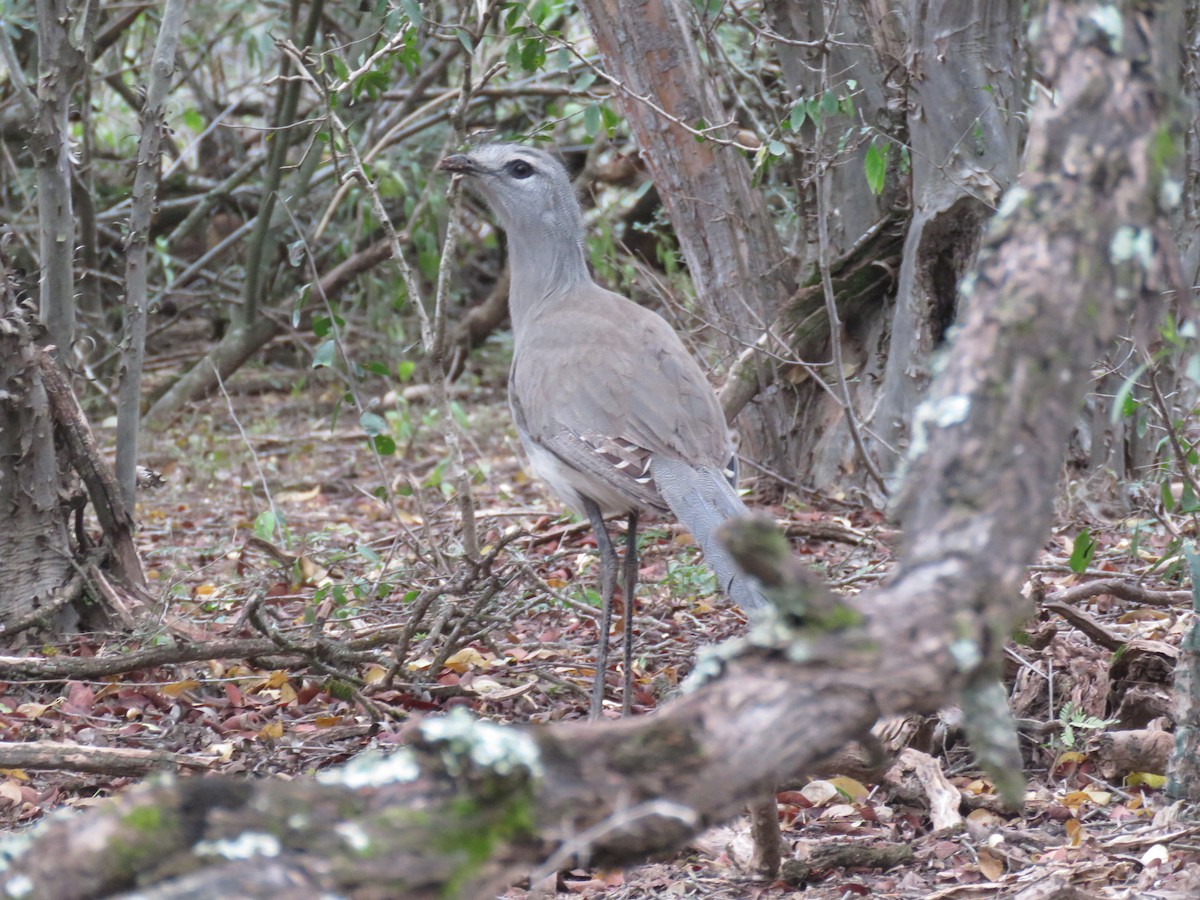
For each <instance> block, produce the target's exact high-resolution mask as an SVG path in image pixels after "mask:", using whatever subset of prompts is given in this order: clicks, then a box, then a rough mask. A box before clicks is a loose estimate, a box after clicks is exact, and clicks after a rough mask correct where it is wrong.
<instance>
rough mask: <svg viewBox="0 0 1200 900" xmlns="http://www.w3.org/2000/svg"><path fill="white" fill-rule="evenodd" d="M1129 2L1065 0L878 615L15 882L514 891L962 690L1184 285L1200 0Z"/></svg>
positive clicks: (172, 791) (74, 849)
mask: <svg viewBox="0 0 1200 900" xmlns="http://www.w3.org/2000/svg"><path fill="white" fill-rule="evenodd" d="M1122 7H1123V9H1124V19H1123V21H1114V20H1113V19H1111V18H1105V17H1103V16H1101V15H1099V13H1098V10H1099V9H1100V7H1098V6H1097V5H1095V4H1091V3H1073V2H1052V3H1051V4H1050V6H1049V10H1048V11H1047V13H1046V18H1045V23H1044V25H1043V28H1042V35H1043V46H1042V49H1041V54H1040V60H1039V64H1040V65H1039V68H1040V70H1041V71H1042V72H1044V73H1045V74H1046V76H1047V78H1048V79H1049V81H1050V84H1051V85H1052V87H1053V89H1054V94H1055V102H1054V104H1053V105H1051V104H1050V103H1049V102H1042V103H1040V104H1039V105H1038V106H1037V108H1036V109H1035V110H1034V113H1033V119H1032V126H1031V137H1030V145H1029V170H1028V172H1027V173H1026V174H1025V176H1024V177H1023V178H1022V179H1021V184H1020V187H1019V188H1018V189H1016V190H1014V191H1013V192H1012V193H1011V194H1010V197H1009V198H1008V200H1007V202H1006V203H1005V206H1004V208H1003V210H1002V211H1001V214H1000V216H999V217H998V218H997V220H996V223H995V226H994V227H993V228H992V229H991V231H990V232H989V235H988V239H987V241H986V244H985V246H984V248H983V251H982V253H981V256H980V261H979V263H978V269H977V277H976V278H975V280H974V282H973V289H972V290H971V291H970V292H969V293H968V294H967V295H966V296H964V305H965V316H964V320H963V325H962V330H961V332H960V333H959V335H958V336H957V338H956V340H955V341H954V343H953V345H952V347H951V350H950V352H949V354H948V358H947V363H946V366H945V369H944V370H943V371H942V372H941V373H940V375H939V376H938V379H937V381H936V383H935V385H934V389H933V392H932V396H931V398H930V399H929V400H928V401H927V402H926V403H925V404H923V405H922V407H921V414H920V415H918V416H917V420H916V421H917V425H916V427H915V428H914V440H913V446H912V448H911V451H910V452H911V456H912V459H911V465H910V467H909V476H908V479H907V481H906V485H907V489H906V491H905V494H904V498H905V503H904V506H903V508H904V511H905V518H906V525H907V531H906V534H907V537H906V540H905V543H904V546H903V547H902V549H901V552H900V556H899V562H898V568H897V570H896V572H895V573H894V575H893V577H891V578H890V579H889V580H888V582H887V584H886V585H885V586H884V587H881V588H878V589H874V590H871V591H867V592H865V593H864V594H862V595H860V596H859V597H857V598H855V599H854V600H853V601H851V602H852V606H853V609H854V611H856V613H857V615H858V616H859V617H860V623H859V624H858V625H853V626H847V627H843V628H840V629H839V628H833V629H831V628H830V627H829V626H822V625H821V624H820V622H821V618H820V615H819V614H820V613H821V612H822V610H823V607H822V606H821V604H820V603H819V602H816V601H825V602H828V600H829V598H825V597H823V596H820V591H814V592H813V593H814V595H817V596H814V597H810V598H808V599H809V601H810V603H809V606H808V607H807V608H808V609H809V610H810V612H808V613H804V612H803V610H800V611H796V610H793V611H792V612H791V613H790V615H789V617H787V618H786V620H785V618H784V617H783V616H780V618H779V619H778V621H776V622H774V623H772V626H771V627H768V628H756V629H754V630H752V632H751V635H750V636H749V638H748V639H746V640H745V641H742V642H739V643H736V644H734V645H730V646H727V647H726V648H724V649H723V650H722V651H719V652H718V653H717V654H716V655H714V656H712V657H710V658H709V659H708V660H707V661H706V663H705V664H704V666H702V668H703V669H704V670H706V671H707V672H708V673H709V674H710V676H711V680H709V681H708V682H707V683H705V684H703V685H701V686H700V687H699V688H697V689H696V690H694V691H693V692H691V693H688V694H686V695H685V696H684V697H682V698H681V699H680V700H678V701H676V702H674V703H671V704H669V705H667V706H665V707H664V708H663V709H662V710H661V711H660V712H659V714H657V715H655V716H651V717H646V718H643V719H634V720H624V721H621V722H614V723H605V724H591V723H570V724H564V725H559V726H555V727H551V728H530V729H508V728H502V727H500V726H496V725H492V724H489V723H486V722H471V721H469V720H467V719H465V717H451V718H446V719H428V720H425V721H424V722H422V723H419V724H418V725H416V726H415V727H414V729H413V731H412V733H411V735H410V737H411V740H410V741H409V744H408V746H407V747H406V748H405V749H403V750H401V751H399V752H398V753H396V754H393V755H392V756H390V757H387V758H384V759H382V760H376V761H373V762H368V761H362V762H361V763H360V764H357V765H353V766H351V767H349V768H348V769H346V770H344V771H341V772H333V773H330V774H329V775H328V776H327V778H326V779H324V783H322V784H313V783H305V782H290V783H280V782H271V781H259V782H234V781H231V780H221V779H212V780H186V781H183V782H180V783H179V784H176V785H172V784H164V785H159V786H157V787H148V788H144V789H141V790H139V791H135V792H131V793H130V794H128V795H126V796H125V797H122V798H119V799H118V800H117V801H116V802H115V803H113V804H108V805H106V806H105V807H103V808H100V809H97V810H93V811H90V812H89V813H88V814H87V815H84V816H79V817H75V818H73V819H71V820H65V821H58V822H54V823H52V824H51V825H50V826H49V827H47V828H46V829H45V830H44V831H43V832H42V833H41V835H40V837H39V839H38V840H37V841H36V842H35V843H34V845H33V847H32V848H31V849H30V850H29V851H27V852H26V853H25V854H24V855H23V856H21V857H19V858H18V859H17V860H16V861H15V862H14V863H13V865H12V867H11V868H10V869H9V870H8V871H7V872H6V873H5V875H4V884H5V886H7V887H8V889H9V892H10V893H12V892H13V889H14V887H19V888H21V889H22V891H23V892H24V895H25V896H36V897H55V898H62V900H69V898H76V897H79V898H82V897H96V896H105V895H107V894H111V893H113V892H115V891H119V890H123V889H126V888H128V887H130V886H131V885H132V884H133V883H134V879H135V878H138V879H139V882H138V883H139V889H140V890H141V891H143V892H144V891H146V890H147V888H148V886H150V885H153V884H160V885H161V888H160V892H159V893H158V894H156V895H155V896H164V897H165V896H176V895H177V894H173V893H171V891H172V890H173V889H182V888H183V887H184V886H185V885H186V887H187V888H188V889H192V890H196V891H197V892H198V893H197V895H205V891H206V890H207V895H210V896H211V895H214V891H215V890H216V888H217V886H220V891H219V892H220V893H222V894H241V895H243V896H267V895H272V896H273V895H275V894H271V893H270V892H271V891H276V892H277V891H279V890H280V888H279V887H278V885H279V884H280V883H281V880H282V882H286V880H287V879H289V878H290V879H291V882H290V884H291V888H290V890H292V891H293V893H292V894H291V895H292V896H310V895H311V896H317V895H318V894H319V892H320V891H336V892H338V893H340V894H342V895H344V896H352V897H382V896H405V897H413V898H421V897H435V896H446V895H455V896H465V897H485V896H493V895H494V894H495V892H496V891H497V890H499V889H500V888H501V887H502V886H503V885H504V884H505V883H507V882H511V881H512V880H514V879H515V878H516V877H518V876H519V875H521V874H525V873H527V872H528V871H529V870H530V869H531V868H533V867H536V866H538V865H539V864H543V863H545V864H546V865H547V866H550V867H553V866H559V865H566V864H569V863H571V862H572V861H581V862H583V861H586V862H590V863H595V864H601V865H612V864H620V863H628V862H632V861H635V860H640V859H645V858H647V857H649V856H653V855H657V854H661V853H666V852H669V851H671V850H672V849H674V848H677V847H679V846H680V845H681V843H682V842H684V841H685V840H687V839H688V838H689V837H690V836H692V835H693V834H695V833H696V832H697V831H699V830H700V829H702V828H704V827H705V826H707V825H709V824H711V823H713V822H716V821H719V820H721V819H724V818H727V817H729V816H732V815H734V814H735V813H737V812H738V811H739V810H740V809H741V808H742V806H743V804H744V803H745V802H746V801H747V800H748V799H750V798H753V797H757V796H761V792H762V791H763V790H764V789H765V788H767V787H768V786H769V785H771V784H774V783H778V782H780V781H782V780H784V779H785V778H787V777H789V776H791V775H792V774H793V773H795V772H797V771H801V770H804V771H811V770H812V769H813V768H814V767H815V768H819V767H820V765H821V760H822V759H823V758H826V757H828V756H829V755H830V754H832V753H834V752H835V751H836V750H838V749H839V748H841V747H843V746H844V745H845V744H847V743H848V742H850V741H851V740H852V739H855V738H861V737H864V736H865V735H866V734H867V731H868V729H869V728H870V726H871V724H872V723H873V722H875V721H876V720H877V719H878V718H879V717H880V716H881V715H890V714H896V713H903V712H932V711H934V710H936V709H938V708H940V707H942V706H944V705H947V704H949V703H950V702H952V701H953V700H954V699H955V698H956V697H957V695H958V693H959V692H960V690H961V689H962V688H963V687H964V686H966V685H968V684H970V683H971V682H972V681H973V680H974V679H976V678H977V677H978V674H979V673H980V672H981V671H983V672H986V671H987V670H988V667H989V666H990V665H991V663H992V661H993V660H994V659H995V658H996V657H997V655H998V654H999V653H1000V652H1001V648H1002V646H1003V644H1004V641H1005V640H1006V639H1007V636H1008V635H1009V634H1010V633H1011V628H1012V627H1013V625H1014V624H1015V623H1016V622H1017V621H1018V620H1019V618H1020V617H1021V615H1022V613H1023V611H1024V610H1023V607H1024V604H1023V602H1022V600H1021V597H1020V594H1019V592H1018V588H1019V587H1020V585H1021V582H1022V580H1023V578H1024V570H1025V566H1026V565H1027V564H1028V562H1029V560H1030V559H1031V558H1032V557H1033V556H1034V554H1035V553H1036V552H1037V550H1038V548H1039V547H1040V546H1041V543H1042V541H1043V540H1044V538H1045V535H1046V533H1047V531H1048V528H1049V525H1050V521H1051V513H1052V503H1051V499H1050V498H1051V497H1052V496H1053V487H1054V485H1055V483H1056V481H1057V478H1058V473H1059V470H1060V467H1061V465H1062V461H1063V458H1064V453H1065V446H1066V440H1067V434H1068V431H1069V429H1070V426H1071V422H1072V421H1073V419H1074V416H1075V413H1076V412H1077V411H1078V409H1079V408H1080V405H1081V403H1082V400H1083V396H1084V394H1085V392H1086V390H1087V386H1088V381H1089V369H1090V366H1091V363H1092V361H1093V360H1094V359H1095V358H1096V357H1097V356H1098V355H1099V354H1100V353H1101V352H1103V350H1104V349H1105V348H1106V347H1107V346H1108V344H1109V343H1110V342H1111V341H1112V340H1113V339H1114V338H1115V337H1116V335H1117V334H1118V332H1119V330H1120V329H1121V328H1122V326H1123V325H1124V324H1125V323H1126V322H1127V320H1128V317H1129V316H1130V315H1132V314H1134V313H1136V312H1142V313H1147V312H1149V311H1152V310H1157V309H1158V308H1159V307H1160V301H1159V292H1160V291H1161V290H1162V289H1163V288H1165V287H1167V286H1170V282H1169V280H1168V278H1167V277H1166V275H1165V272H1166V271H1169V270H1170V269H1171V267H1172V264H1173V260H1169V259H1168V257H1170V256H1172V255H1173V254H1174V248H1173V244H1172V243H1171V242H1170V241H1169V240H1157V241H1156V239H1155V235H1160V234H1161V235H1165V234H1166V232H1165V230H1164V225H1165V223H1166V217H1165V215H1164V213H1163V210H1162V209H1161V207H1160V201H1161V200H1162V198H1163V197H1164V192H1163V191H1162V190H1161V188H1162V187H1163V184H1164V182H1165V181H1166V180H1168V179H1170V178H1174V177H1178V175H1177V173H1176V171H1175V162H1177V161H1178V160H1175V161H1172V160H1171V158H1170V157H1171V153H1170V152H1169V151H1170V148H1172V147H1176V146H1181V138H1180V132H1179V129H1177V128H1175V126H1176V125H1178V124H1179V120H1178V119H1174V118H1172V114H1173V109H1172V103H1173V101H1174V100H1175V98H1177V96H1178V90H1177V83H1176V76H1177V71H1178V64H1179V58H1178V34H1179V33H1180V26H1181V17H1180V14H1179V12H1178V8H1177V5H1176V4H1175V3H1173V2H1170V0H1161V2H1157V3H1152V2H1146V0H1137V2H1134V0H1128V2H1126V3H1124V4H1122ZM1104 8H1106V9H1111V8H1112V7H1111V6H1110V5H1107V4H1106V5H1105V6H1104ZM744 558H745V557H744ZM751 562H753V563H755V571H759V572H763V571H765V570H764V568H763V567H764V566H768V565H770V564H771V560H770V559H766V558H759V557H754V558H753V559H751ZM782 564H783V565H785V566H787V565H792V566H796V565H799V563H798V562H795V561H794V560H790V559H788V558H787V557H786V556H785V557H784V560H783V563H782ZM814 611H815V612H816V613H817V615H815V616H814V615H813V612H814ZM842 621H845V618H844V617H843V618H842ZM335 822H336V823H338V824H334V825H332V827H331V824H332V823H335ZM113 848H121V852H120V853H115V852H113ZM197 867H199V868H200V871H196V868H197ZM178 871H191V873H192V874H190V875H188V876H186V879H174V878H173V873H175V872H178ZM231 885H232V886H234V887H233V889H231V887H230V886H231Z"/></svg>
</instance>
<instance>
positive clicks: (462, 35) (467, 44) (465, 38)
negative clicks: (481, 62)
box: [457, 28, 475, 55]
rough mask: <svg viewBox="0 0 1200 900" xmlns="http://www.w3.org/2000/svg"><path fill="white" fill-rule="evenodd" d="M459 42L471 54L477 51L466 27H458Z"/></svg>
mask: <svg viewBox="0 0 1200 900" xmlns="http://www.w3.org/2000/svg"><path fill="white" fill-rule="evenodd" d="M457 36H458V42H459V43H460V44H462V48H463V49H464V50H466V51H467V54H468V55H470V54H472V53H474V52H475V48H474V47H473V46H471V34H470V32H468V31H467V29H465V28H459V29H458V34H457Z"/></svg>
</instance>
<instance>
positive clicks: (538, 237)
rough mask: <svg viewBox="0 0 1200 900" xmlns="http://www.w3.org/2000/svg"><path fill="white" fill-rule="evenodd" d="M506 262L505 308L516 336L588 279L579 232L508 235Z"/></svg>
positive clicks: (568, 300)
mask: <svg viewBox="0 0 1200 900" xmlns="http://www.w3.org/2000/svg"><path fill="white" fill-rule="evenodd" d="M508 264H509V270H510V274H511V276H512V281H511V283H510V286H509V291H508V308H509V313H510V315H511V316H512V321H513V331H514V332H515V337H516V339H517V340H520V339H521V334H522V332H524V331H525V329H526V327H527V326H528V325H529V324H530V323H531V322H533V321H534V320H536V319H537V318H539V317H540V316H542V315H544V314H545V313H546V312H548V311H550V310H552V309H553V308H554V307H555V306H561V305H562V304H563V303H564V302H570V297H571V294H572V290H573V289H576V288H579V287H582V286H585V285H590V284H591V283H592V276H591V273H589V272H588V267H587V262H586V260H585V259H584V255H583V238H582V236H580V237H577V238H575V237H571V236H570V235H565V236H564V235H562V234H561V233H548V234H530V233H528V232H527V233H525V234H523V235H521V239H520V240H519V241H517V240H513V239H512V238H511V237H510V238H509V242H508Z"/></svg>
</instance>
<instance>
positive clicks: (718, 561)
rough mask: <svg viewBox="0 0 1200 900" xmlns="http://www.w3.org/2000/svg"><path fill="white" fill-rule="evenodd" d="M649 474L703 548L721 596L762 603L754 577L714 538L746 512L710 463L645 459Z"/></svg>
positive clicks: (745, 605) (748, 605) (746, 604)
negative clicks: (696, 463) (745, 571)
mask: <svg viewBox="0 0 1200 900" xmlns="http://www.w3.org/2000/svg"><path fill="white" fill-rule="evenodd" d="M650 473H651V474H652V475H653V476H654V483H655V486H656V487H657V488H658V491H659V493H660V494H661V495H662V497H663V499H664V500H666V501H667V505H668V506H669V507H671V512H673V513H674V514H675V518H677V519H678V520H679V521H680V523H681V524H682V525H683V526H684V527H685V528H687V530H688V531H690V532H691V533H692V537H693V538H694V539H695V541H696V543H697V544H699V545H700V549H701V550H703V551H704V558H705V560H707V562H708V565H709V566H710V567H711V568H712V570H713V573H714V574H715V575H716V576H717V584H718V586H719V587H720V588H721V590H722V591H723V592H724V594H725V596H727V597H728V598H729V599H730V600H732V601H733V602H734V603H736V604H737V605H738V606H740V607H741V608H742V609H758V608H759V607H761V606H765V605H766V603H767V599H766V597H765V596H764V595H763V592H762V587H761V586H760V585H759V583H758V580H757V579H755V578H753V577H751V576H749V575H746V574H745V573H744V572H742V571H741V569H739V568H738V567H737V565H736V564H735V563H734V561H733V557H731V556H730V555H729V552H728V551H727V550H726V549H725V547H724V546H722V544H721V542H720V541H718V540H717V528H718V527H719V526H720V525H721V523H722V522H724V521H725V520H726V519H730V518H733V517H735V516H745V515H748V514H749V512H748V510H747V509H746V504H744V503H742V500H741V498H740V497H738V495H737V493H736V492H735V491H734V489H733V486H732V485H730V483H729V482H728V481H727V480H726V479H725V475H724V474H723V473H722V472H720V471H719V470H717V469H716V468H713V467H712V466H692V465H689V464H688V463H686V462H684V461H683V460H679V459H664V458H662V457H657V456H656V457H655V458H654V459H653V461H652V462H651V463H650Z"/></svg>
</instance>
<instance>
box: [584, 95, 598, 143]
mask: <svg viewBox="0 0 1200 900" xmlns="http://www.w3.org/2000/svg"><path fill="white" fill-rule="evenodd" d="M583 130H584V132H586V133H587V136H588V137H590V138H594V137H595V136H596V135H597V134H599V133H600V104H599V103H593V104H592V105H591V106H589V107H588V108H587V109H585V110H584V111H583Z"/></svg>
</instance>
